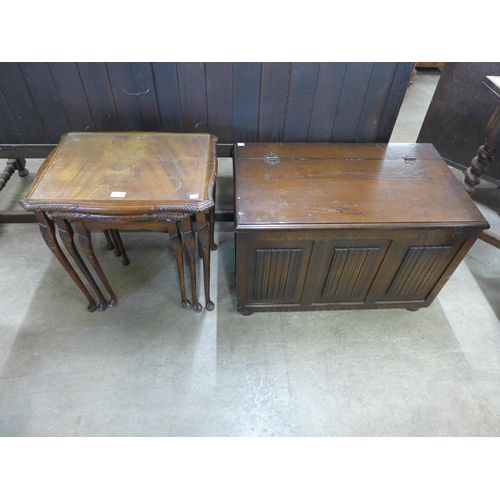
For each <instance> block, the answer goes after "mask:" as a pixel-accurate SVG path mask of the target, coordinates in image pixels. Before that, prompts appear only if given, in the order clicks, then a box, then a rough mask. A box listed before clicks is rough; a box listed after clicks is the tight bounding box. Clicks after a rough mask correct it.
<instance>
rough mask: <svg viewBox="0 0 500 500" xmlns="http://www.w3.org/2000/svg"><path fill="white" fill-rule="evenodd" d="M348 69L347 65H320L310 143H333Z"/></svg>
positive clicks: (309, 135)
mask: <svg viewBox="0 0 500 500" xmlns="http://www.w3.org/2000/svg"><path fill="white" fill-rule="evenodd" d="M346 68H347V63H337V64H332V63H321V64H320V66H319V72H318V80H317V83H316V92H315V94H314V104H313V109H312V112H311V120H310V123H309V132H308V136H307V137H308V140H309V141H313V142H330V141H331V138H332V132H333V125H334V123H335V117H336V115H337V109H338V103H339V99H340V94H341V92H342V85H343V82H344V75H345V71H346Z"/></svg>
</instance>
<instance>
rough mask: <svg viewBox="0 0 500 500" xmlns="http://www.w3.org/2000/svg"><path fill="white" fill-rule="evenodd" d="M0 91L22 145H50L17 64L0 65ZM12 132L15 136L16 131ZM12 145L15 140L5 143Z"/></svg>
mask: <svg viewBox="0 0 500 500" xmlns="http://www.w3.org/2000/svg"><path fill="white" fill-rule="evenodd" d="M0 90H1V91H2V93H3V96H4V98H5V101H6V103H7V105H8V107H9V109H10V111H11V113H12V118H13V120H14V121H15V122H16V124H17V128H18V130H19V131H20V132H21V134H22V136H23V139H24V141H23V143H26V144H37V143H38V144H48V143H50V141H51V139H49V137H48V135H47V132H46V130H45V128H44V126H43V123H42V120H41V119H40V116H39V114H38V110H37V108H36V105H35V102H34V101H33V97H32V96H31V94H30V91H29V88H28V86H27V84H26V80H25V78H24V75H23V73H22V71H21V68H20V67H19V64H18V63H0ZM14 132H15V133H16V135H17V131H14ZM53 142H57V140H56V141H53ZM14 143H15V140H9V141H7V144H14Z"/></svg>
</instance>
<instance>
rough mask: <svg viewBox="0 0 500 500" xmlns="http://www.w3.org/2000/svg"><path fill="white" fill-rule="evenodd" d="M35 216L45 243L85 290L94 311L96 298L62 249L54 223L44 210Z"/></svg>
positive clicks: (77, 283) (91, 309)
mask: <svg viewBox="0 0 500 500" xmlns="http://www.w3.org/2000/svg"><path fill="white" fill-rule="evenodd" d="M35 216H36V218H37V220H38V224H39V228H40V232H41V233H42V236H43V239H44V241H45V243H46V244H47V246H48V247H49V248H50V250H51V251H52V253H53V254H54V255H55V256H56V258H57V260H59V262H60V263H61V264H62V266H63V267H64V269H65V270H66V272H67V273H68V274H69V275H70V277H71V279H72V280H73V281H74V282H75V283H76V285H77V286H78V288H79V289H80V290H81V291H82V292H83V294H84V295H85V297H86V298H87V300H88V301H89V305H88V307H87V309H88V310H89V311H90V312H94V311H95V310H96V309H97V306H96V304H95V301H94V298H93V297H92V295H90V293H89V291H88V290H87V288H86V286H85V285H84V284H83V282H82V280H81V279H80V277H79V276H78V274H77V273H76V272H75V270H74V269H73V266H72V265H71V264H70V262H69V260H68V259H67V258H66V256H65V255H64V253H63V251H62V250H61V247H60V246H59V243H58V242H57V238H56V230H55V226H54V223H53V222H52V221H51V220H50V219H49V218H48V217H47V216H46V215H45V214H44V213H43V212H35Z"/></svg>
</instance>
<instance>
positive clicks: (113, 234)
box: [110, 229, 130, 266]
mask: <svg viewBox="0 0 500 500" xmlns="http://www.w3.org/2000/svg"><path fill="white" fill-rule="evenodd" d="M110 233H111V237H112V238H113V240H114V242H115V248H118V251H119V254H118V255H121V256H122V264H123V265H124V266H128V265H129V264H130V260H129V259H128V257H127V253H126V252H125V247H124V245H123V242H122V238H121V236H120V233H119V231H118V229H110Z"/></svg>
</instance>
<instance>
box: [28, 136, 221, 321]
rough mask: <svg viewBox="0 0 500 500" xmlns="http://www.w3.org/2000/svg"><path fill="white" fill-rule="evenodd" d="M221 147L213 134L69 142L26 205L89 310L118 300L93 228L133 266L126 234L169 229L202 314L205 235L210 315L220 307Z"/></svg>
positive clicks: (41, 174) (80, 138) (51, 162)
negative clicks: (216, 260)
mask: <svg viewBox="0 0 500 500" xmlns="http://www.w3.org/2000/svg"><path fill="white" fill-rule="evenodd" d="M216 142H217V138H216V137H215V136H213V135H211V134H173V133H156V132H145V133H143V132H140V133H139V132H124V133H107V132H103V133H76V132H75V133H69V134H66V135H64V136H63V137H62V139H61V141H60V143H59V144H58V146H57V147H56V148H55V149H54V151H53V152H52V153H51V155H50V156H49V157H48V158H47V159H46V160H45V161H44V163H43V164H42V166H41V167H40V170H39V172H38V175H37V177H36V179H35V182H34V183H33V186H32V188H31V189H30V191H29V192H28V194H27V195H26V197H25V198H24V199H23V200H21V202H20V203H21V206H23V207H24V208H25V209H26V210H30V211H33V212H34V213H35V215H36V217H37V219H38V221H39V224H40V230H41V233H42V236H43V238H44V240H45V242H46V243H47V245H48V247H49V248H50V249H51V250H52V252H53V253H54V254H55V256H56V257H57V259H58V260H59V261H60V262H61V264H62V265H63V266H64V268H65V269H66V271H67V272H68V274H69V275H70V276H71V278H72V279H73V281H74V282H75V283H76V284H77V286H78V287H79V288H80V290H81V291H82V292H83V293H84V295H85V296H86V297H87V299H88V301H89V306H88V310H89V311H95V310H96V309H99V310H104V309H106V307H107V306H108V305H109V306H110V307H113V306H114V305H116V303H117V298H116V295H115V293H114V291H113V289H112V287H111V285H110V283H109V281H108V279H107V278H106V276H105V274H104V272H103V270H102V268H101V266H100V264H99V261H98V260H97V258H96V256H95V253H94V250H93V248H92V243H91V231H93V230H103V231H105V234H106V236H107V238H108V242H109V243H111V242H112V244H113V246H115V247H117V249H118V250H119V252H120V250H121V253H122V254H123V263H124V264H125V265H126V264H127V263H128V259H127V257H126V255H125V253H124V249H123V245H122V243H121V240H120V235H119V231H122V230H134V231H135V230H152V231H164V232H165V231H167V232H168V234H169V236H170V241H171V242H172V245H173V249H174V252H175V256H176V262H177V267H178V272H179V284H180V291H181V298H182V305H183V307H184V308H189V307H191V302H190V301H189V299H188V298H187V295H186V290H185V285H184V261H185V262H187V265H188V267H189V273H190V281H191V292H192V304H193V308H194V310H195V311H198V312H199V311H201V310H202V306H201V304H200V303H199V301H198V298H197V290H196V263H195V249H196V235H197V236H198V248H199V252H200V254H201V256H202V259H203V274H204V289H205V299H206V303H205V305H206V308H207V310H213V309H214V303H213V302H212V301H211V300H210V250H214V249H216V248H217V247H216V245H215V244H214V243H213V229H214V222H215V211H214V207H215V202H214V200H215V181H216V176H217V157H216ZM193 220H196V224H195V225H193V224H192V221H193ZM56 228H57V231H56ZM57 233H59V237H60V239H61V241H62V242H63V246H64V248H65V249H66V250H67V252H68V253H69V254H70V255H71V256H72V258H73V260H74V261H75V263H76V264H77V266H78V268H79V269H80V271H81V272H82V274H83V275H84V277H85V278H86V279H87V280H88V282H89V284H90V287H91V289H92V290H93V291H94V293H95V295H96V296H97V304H96V301H95V300H94V297H93V296H92V294H91V293H90V291H89V290H88V289H87V287H86V286H85V284H84V283H83V282H82V280H81V279H80V277H79V275H78V273H77V272H76V271H75V269H74V268H73V266H72V265H71V263H70V261H69V260H68V258H67V257H66V255H65V253H64V252H63V250H62V249H61V247H60V245H59V243H58V240H57V236H56V235H57ZM75 233H76V235H77V237H78V241H79V243H80V247H81V249H82V250H83V252H84V254H85V255H86V257H87V259H88V261H89V262H90V264H91V266H92V267H93V268H94V270H95V272H96V273H97V275H98V276H99V278H100V280H101V281H102V283H103V284H104V286H105V288H106V290H107V291H108V293H109V296H110V301H109V303H107V301H106V299H105V298H104V295H103V293H102V291H101V290H100V288H99V286H98V285H97V283H96V282H95V280H94V278H93V277H92V274H91V273H90V271H89V269H88V268H87V266H86V264H85V263H84V261H83V259H82V258H81V256H80V254H79V252H78V250H77V246H76V244H75Z"/></svg>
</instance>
